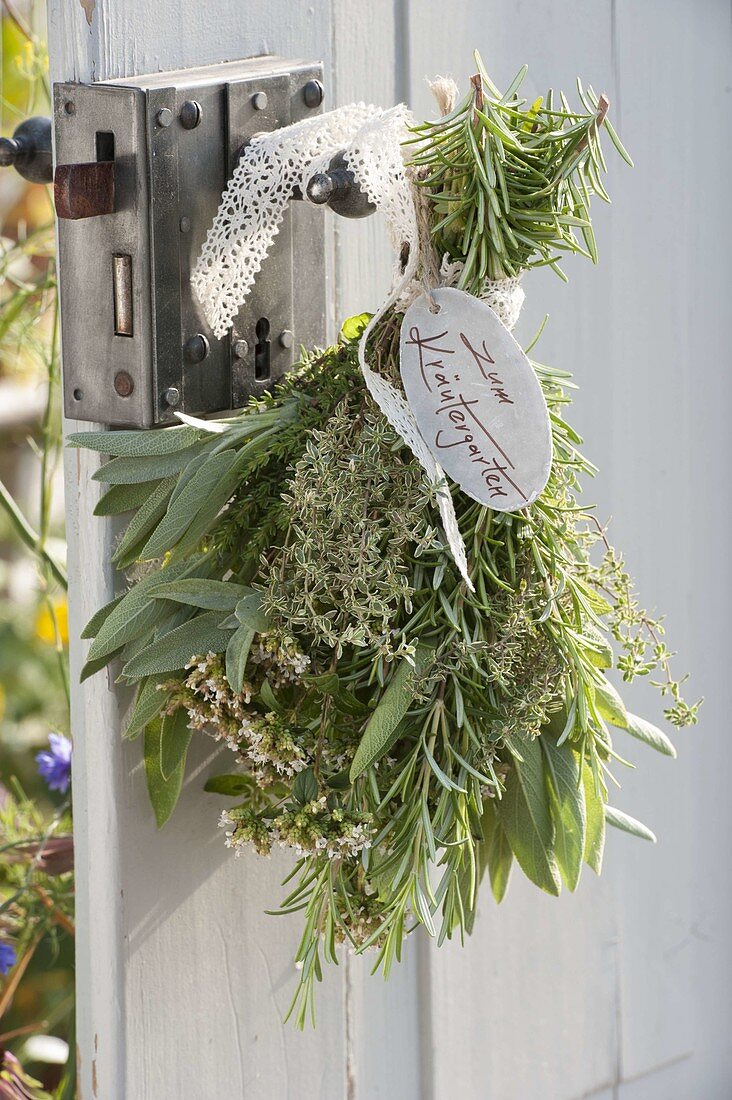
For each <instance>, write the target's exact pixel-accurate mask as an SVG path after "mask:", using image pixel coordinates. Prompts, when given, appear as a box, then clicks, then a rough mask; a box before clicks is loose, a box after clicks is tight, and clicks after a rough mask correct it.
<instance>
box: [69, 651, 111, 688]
mask: <svg viewBox="0 0 732 1100" xmlns="http://www.w3.org/2000/svg"><path fill="white" fill-rule="evenodd" d="M119 653H120V650H119V649H115V650H114V652H113V653H109V654H107V655H106V656H104V657H97V658H96V660H94V661H86V662H85V663H84V665H83V666H82V669H81V672H80V673H79V683H80V684H83V683H84V682H85V681H86V680H88V679H89V678H90V677H91V676H94V675H96V673H97V672H101V670H102V669H103V668H104V667H105V666H106V665H108V664H109V662H110V661H111V660H112V659H113V658H114V657H116V656H117V655H118V654H119Z"/></svg>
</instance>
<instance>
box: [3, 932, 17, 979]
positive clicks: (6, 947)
mask: <svg viewBox="0 0 732 1100" xmlns="http://www.w3.org/2000/svg"><path fill="white" fill-rule="evenodd" d="M15 961H16V956H15V948H14V947H13V945H12V943H8V942H7V940H0V974H7V973H8V971H9V970H12V969H13V967H14V966H15Z"/></svg>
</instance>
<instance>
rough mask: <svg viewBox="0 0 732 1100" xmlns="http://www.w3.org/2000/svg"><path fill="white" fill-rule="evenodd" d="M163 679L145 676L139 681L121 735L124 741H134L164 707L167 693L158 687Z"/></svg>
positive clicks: (161, 677)
mask: <svg viewBox="0 0 732 1100" xmlns="http://www.w3.org/2000/svg"><path fill="white" fill-rule="evenodd" d="M165 679H166V677H164V676H146V677H145V679H144V680H141V681H140V684H139V687H138V689H137V695H136V696H135V703H134V706H133V708H132V713H131V715H130V720H129V722H128V723H127V726H126V728H125V731H124V733H123V734H122V737H123V739H124V740H125V741H134V739H135V738H136V737H139V735H140V734H141V733H142V731H143V730H144V728H145V726H146V725H147V724H148V722H152V720H153V718H156V717H157V715H158V714H160V711H161V710H162V709H163V707H164V706H165V703H166V700H167V693H166V692H164V691H162V690H161V689H160V686H159V685H160V684H161V683H163V681H164V680H165Z"/></svg>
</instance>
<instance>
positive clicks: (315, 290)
mask: <svg viewBox="0 0 732 1100" xmlns="http://www.w3.org/2000/svg"><path fill="white" fill-rule="evenodd" d="M322 76H323V72H322V66H321V65H320V64H318V63H307V62H300V61H297V62H288V61H284V60H282V59H279V58H266V57H265V58H262V57H258V58H253V59H251V60H249V61H242V62H231V63H227V64H223V65H215V66H207V67H205V68H201V69H188V70H181V71H180V72H169V73H156V74H154V75H151V76H145V77H136V78H134V79H131V78H128V79H124V80H118V81H110V82H108V83H105V84H57V85H55V87H54V126H55V150H56V158H55V159H56V168H57V179H58V176H59V168H60V167H61V176H62V178H64V179H65V180H69V181H70V182H69V183H68V186H69V187H70V188H72V189H73V180H74V178H75V176H74V170H73V169H71V168H64V167H63V166H72V165H73V166H76V167H77V168H79V169H83V171H82V173H81V175H83V176H84V179H85V180H89V179H91V181H92V184H93V183H94V178H95V176H96V173H95V172H94V171H93V170H92V169H93V165H92V163H91V162H94V161H96V162H99V163H104V162H108V161H110V160H111V161H113V176H114V212H113V213H111V214H100V215H98V216H96V217H82V218H81V220H69V218H68V217H66V218H64V219H59V222H58V238H59V240H58V244H59V282H60V297H61V331H62V345H63V368H64V408H65V412H66V415H67V416H69V417H72V418H74V419H77V420H92V421H96V422H98V423H102V424H108V425H111V426H127V427H130V426H133V427H134V426H137V427H150V426H152V425H154V424H164V423H167V422H170V421H172V420H174V419H175V413H176V412H177V411H184V412H187V413H192V414H197V415H201V414H205V413H212V412H217V411H221V410H225V409H229V408H239V407H240V406H242V405H243V404H245V403H246V401H247V399H248V398H249V396H250V395H252V394H259V393H261V392H263V391H264V390H265V389H267V388H269V387H270V386H271V385H272V383H273V382H274V381H275V380H276V379H277V378H278V377H280V376H281V375H282V374H283V373H284V372H285V371H286V370H287V369H288V368H289V367H290V366H291V365H292V363H293V361H294V359H295V357H296V356H297V352H298V348H299V347H300V346H301V345H303V344H304V345H306V346H311V345H317V344H321V345H322V343H323V341H324V337H325V229H324V219H323V215H322V213H321V212H319V211H318V210H316V209H314V208H312V207H311V206H310V205H309V204H306V203H302V202H293V203H291V204H290V206H289V207H288V209H287V211H286V213H285V218H284V221H283V224H282V227H281V229H280V232H279V234H278V235H277V237H276V238H275V242H274V245H273V247H272V249H271V251H270V254H269V256H268V257H267V259H266V261H265V262H264V264H263V266H262V270H261V271H260V273H259V275H258V276H257V282H256V286H255V287H254V289H253V290H252V292H251V293H250V295H249V298H248V299H247V302H246V304H245V306H244V307H243V308H242V310H241V311H240V314H239V316H238V317H237V319H236V323H235V325H234V328H233V330H232V332H231V335H230V336H229V337H226V338H224V339H222V340H218V339H216V338H215V337H214V336H213V334H212V333H211V330H210V328H209V327H208V324H207V323H206V321H205V318H204V316H203V312H202V310H201V307H200V305H199V304H198V302H197V301H196V299H195V298H194V296H193V293H192V291H191V286H190V274H191V271H192V269H193V265H194V264H195V261H196V259H197V257H198V255H199V253H200V250H201V247H202V245H203V242H204V240H205V237H206V233H207V231H208V228H209V226H210V225H211V222H212V221H213V219H214V216H215V214H216V211H217V209H218V205H219V202H220V200H221V194H222V192H223V190H224V188H225V187H226V184H227V181H228V179H229V178H230V176H231V174H232V172H233V170H234V168H235V166H236V163H237V160H238V155H239V152H240V150H241V148H242V146H244V145H245V144H246V142H247V141H248V140H249V139H250V138H251V137H252V136H253V135H254V134H255V133H259V132H261V131H263V130H273V129H276V128H277V127H280V126H286V125H289V124H290V123H291V122H296V121H298V120H299V119H301V118H305V117H307V116H309V115H311V114H313V113H315V112H317V111H318V110H319V107H320V104H319V102H318V101H319V99H320V98H322V96H321V95H320V94H316V93H318V89H317V88H316V87H315V86H314V85H313V83H312V82H313V81H318V82H321V81H322ZM306 87H307V89H308V90H307V92H306V91H305V89H306ZM69 197H70V201H71V202H72V203H73V201H74V195H73V193H71V195H70V196H69ZM81 198H82V199H84V201H87V199H88V197H85V196H81Z"/></svg>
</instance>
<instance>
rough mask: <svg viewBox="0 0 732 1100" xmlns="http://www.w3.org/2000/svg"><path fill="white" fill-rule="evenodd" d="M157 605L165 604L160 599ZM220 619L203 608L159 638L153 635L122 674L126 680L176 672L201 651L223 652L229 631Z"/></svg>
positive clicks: (217, 614)
mask: <svg viewBox="0 0 732 1100" xmlns="http://www.w3.org/2000/svg"><path fill="white" fill-rule="evenodd" d="M153 602H155V601H153ZM160 605H161V606H164V601H162V600H161V601H160ZM220 618H221V615H220V614H219V612H217V611H205V612H204V613H203V614H202V615H196V616H195V617H194V618H192V619H189V620H188V621H187V622H185V623H183V624H182V625H181V626H177V627H175V629H174V630H171V631H170V632H169V633H168V634H165V635H163V637H162V638H156V639H155V641H153V642H151V643H150V644H149V645H147V646H145V648H144V649H143V650H141V652H140V653H138V654H137V656H136V657H133V658H132V660H130V661H128V662H127V664H126V665H125V666H124V668H123V669H122V675H123V676H125V677H127V679H128V680H139V679H141V678H142V677H143V676H154V675H155V674H156V673H159V672H178V671H180V670H181V669H183V668H185V666H186V665H187V664H188V663H189V661H190V660H191V658H192V657H196V656H198V655H200V654H204V653H224V652H225V650H226V647H227V645H228V644H229V640H230V638H231V631H230V630H222V629H221V627H220V626H219V620H220Z"/></svg>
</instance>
